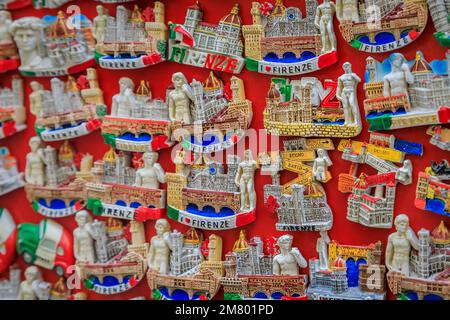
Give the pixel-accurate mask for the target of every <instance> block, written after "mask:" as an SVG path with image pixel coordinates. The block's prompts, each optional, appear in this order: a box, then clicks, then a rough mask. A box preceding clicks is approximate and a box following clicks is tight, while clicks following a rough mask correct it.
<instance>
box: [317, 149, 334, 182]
mask: <svg viewBox="0 0 450 320" xmlns="http://www.w3.org/2000/svg"><path fill="white" fill-rule="evenodd" d="M332 165H333V162H332V161H331V159H330V157H329V156H328V152H327V151H326V150H324V149H318V150H317V158H316V159H314V164H313V169H312V174H313V178H314V180H316V181H320V182H326V181H327V180H328V175H327V173H328V168H329V167H331V166H332Z"/></svg>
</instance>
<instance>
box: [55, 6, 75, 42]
mask: <svg viewBox="0 0 450 320" xmlns="http://www.w3.org/2000/svg"><path fill="white" fill-rule="evenodd" d="M74 34H75V32H74V31H73V30H71V29H70V28H69V27H68V25H67V19H66V16H65V15H64V12H62V11H59V12H58V15H57V18H56V21H55V23H54V24H53V25H52V26H51V27H50V37H52V38H70V37H73V36H74Z"/></svg>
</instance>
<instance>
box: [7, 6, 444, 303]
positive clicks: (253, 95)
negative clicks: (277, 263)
mask: <svg viewBox="0 0 450 320" xmlns="http://www.w3.org/2000/svg"><path fill="white" fill-rule="evenodd" d="M194 1H195V0H162V2H164V3H165V5H166V22H169V21H172V22H174V23H182V22H184V17H185V13H186V9H187V7H188V6H190V5H192V4H193V2H194ZM135 3H137V4H139V5H140V6H141V7H144V6H147V5H152V4H153V1H151V0H149V1H136V2H131V3H125V4H124V5H125V6H126V7H127V8H132V7H133V5H134V4H135ZM200 3H201V6H202V8H203V9H204V12H205V16H204V18H205V21H208V22H212V23H213V22H218V21H219V20H220V18H222V17H223V16H224V15H225V14H227V13H228V12H229V10H230V9H231V7H232V6H233V4H234V3H239V4H240V8H241V11H240V16H241V17H242V20H243V24H251V23H252V17H251V14H250V9H251V3H252V1H251V0H224V1H211V0H209V1H207V0H203V1H200ZM284 3H285V5H286V6H299V5H300V7H301V8H302V11H303V12H304V1H293V0H284ZM98 4H99V2H95V1H93V0H89V1H87V0H83V1H72V2H70V3H68V4H66V5H65V6H64V7H62V8H60V9H55V10H35V9H33V8H32V7H28V8H24V9H21V10H17V11H13V12H12V15H13V18H14V19H17V18H20V17H24V16H39V17H42V16H44V15H46V14H50V13H51V14H53V15H54V14H55V13H56V12H57V11H58V10H66V9H67V7H69V6H71V5H78V6H80V8H81V13H83V14H84V15H86V16H87V17H88V18H90V19H93V18H94V17H95V16H96V10H95V7H96V6H97V5H98ZM105 7H107V8H108V9H109V12H110V14H114V12H115V9H114V8H115V5H105ZM334 28H335V31H336V36H337V39H338V54H339V62H338V63H337V64H336V65H334V66H331V67H329V68H326V69H324V70H322V71H320V72H316V73H313V74H309V75H306V76H316V77H318V78H321V79H337V77H338V76H340V75H341V74H342V64H343V63H344V62H345V61H350V62H351V63H352V64H353V71H354V72H355V73H357V74H358V75H359V76H360V77H361V78H364V72H365V66H366V62H365V61H366V58H367V57H368V56H369V54H366V53H363V52H359V51H357V50H355V49H354V48H352V47H351V46H350V45H349V44H348V43H346V42H345V41H344V39H343V38H342V36H341V35H340V33H339V31H338V30H339V29H338V23H337V20H335V26H334ZM434 32H435V29H434V26H433V24H432V22H431V19H429V23H428V26H427V28H426V30H425V32H424V33H423V35H422V36H421V37H420V38H419V39H418V40H416V41H415V42H414V43H412V44H411V45H409V46H408V47H405V48H403V49H401V50H400V51H399V52H401V53H403V54H404V55H405V56H406V58H407V59H409V60H411V59H413V58H414V57H415V52H416V51H417V50H422V51H423V53H424V55H425V58H426V59H427V60H428V61H431V60H434V59H444V57H445V52H446V50H445V48H443V47H441V46H440V45H439V43H438V42H437V40H436V39H435V38H434V36H433V33H434ZM388 56H389V53H387V54H383V55H378V56H377V57H376V58H377V59H378V60H383V59H386V58H387V57H388ZM96 68H97V71H98V78H99V82H100V87H101V88H102V90H103V91H104V94H105V99H106V103H107V105H108V107H109V108H110V105H111V98H112V96H113V95H114V94H116V93H117V92H118V90H119V85H118V80H119V78H120V77H123V76H127V77H130V78H131V79H133V80H134V82H135V83H139V82H140V80H142V79H145V80H147V81H148V82H149V84H150V86H151V89H152V92H153V96H154V97H161V98H165V91H166V88H167V86H168V85H169V84H170V83H171V76H172V74H173V73H175V72H178V71H181V72H183V73H184V74H185V75H186V77H187V78H188V79H189V80H191V79H192V78H194V77H195V78H196V79H198V80H203V79H205V78H206V77H207V76H208V74H209V72H210V71H209V70H202V69H199V68H195V67H190V66H184V65H180V64H176V63H170V62H164V63H161V64H159V65H156V66H153V67H150V68H146V69H141V70H134V71H133V70H130V71H114V70H105V69H100V68H99V67H98V66H97V67H96ZM13 75H14V73H13V72H10V73H7V74H3V75H0V79H1V82H2V83H3V82H4V84H5V85H9V83H10V80H11V77H12V76H13ZM218 76H220V77H221V78H222V79H223V80H224V81H228V80H229V79H230V77H231V75H229V74H218ZM239 77H241V78H242V79H243V80H244V83H245V91H246V95H247V98H248V99H250V100H251V101H253V114H254V116H253V123H252V126H251V127H252V128H253V129H256V130H263V110H264V108H265V97H266V93H267V91H268V89H269V85H270V79H271V77H270V76H266V75H261V74H257V73H253V72H250V71H247V70H243V72H242V74H241V75H239ZM299 78H300V77H293V79H299ZM33 80H38V81H39V82H40V83H42V84H43V85H44V87H45V88H46V89H48V88H49V87H50V79H45V78H44V79H42V78H40V79H36V78H26V79H25V91H26V93H25V97H26V106H27V109H28V114H27V117H28V118H27V124H28V129H27V130H26V131H24V132H21V133H18V134H16V135H14V136H12V137H9V138H7V139H4V140H2V141H1V142H0V145H1V146H7V147H9V149H10V151H11V153H12V154H13V155H15V156H16V157H17V159H18V162H19V168H20V171H23V170H24V167H25V155H26V154H27V152H29V147H28V140H29V138H30V137H32V136H35V135H36V133H35V131H34V129H33V128H34V120H35V117H34V116H33V115H31V114H30V113H29V103H28V95H29V94H30V92H31V89H30V82H31V81H33ZM358 99H359V105H360V108H361V114H364V111H363V109H362V106H363V103H362V101H363V99H364V91H363V88H362V83H361V84H360V86H359V87H358ZM363 122H364V130H363V133H362V134H361V135H360V136H359V137H357V138H355V139H354V140H358V141H368V139H369V133H368V131H367V130H368V125H367V123H366V122H365V121H363ZM426 130H427V127H418V128H411V129H403V130H396V131H392V132H391V133H394V134H395V135H396V137H397V138H399V139H403V140H408V141H413V142H417V143H421V144H423V145H424V154H423V156H422V157H419V156H408V159H411V161H412V163H413V166H414V174H413V177H414V181H413V183H412V184H411V185H409V186H403V185H399V187H398V189H397V190H398V191H397V200H396V204H395V215H398V214H400V213H406V214H408V215H409V217H410V223H411V226H412V228H413V229H414V230H415V231H416V232H417V231H419V230H420V229H421V228H426V229H429V230H433V229H434V228H435V227H436V226H437V225H438V224H439V222H440V221H441V220H443V219H444V220H446V223H447V225H449V223H450V219H449V218H446V217H443V216H440V215H438V214H434V213H430V212H427V211H421V210H419V209H417V208H416V207H415V206H414V197H415V189H416V185H417V175H418V172H419V171H421V170H423V169H424V168H425V167H427V166H429V165H430V162H431V161H432V160H437V161H440V160H441V159H448V158H449V157H448V156H449V153H448V152H445V151H442V150H440V149H438V148H436V147H435V146H433V145H431V144H429V140H430V136H428V135H427V134H426ZM334 143H335V147H337V145H338V143H339V139H334ZM73 144H74V146H75V147H76V149H77V150H78V151H79V152H81V153H90V154H92V155H93V156H94V159H100V158H101V157H102V156H103V154H104V153H105V152H106V151H107V150H108V149H109V147H108V146H107V145H106V144H105V143H104V142H103V139H102V137H101V134H100V131H96V132H95V133H93V134H91V135H88V136H85V137H81V138H78V139H75V140H73ZM52 145H53V146H59V144H52ZM253 152H254V154H255V155H256V152H257V150H253ZM341 155H342V153H341V152H339V151H333V152H330V157H331V160H332V161H333V163H334V165H333V166H332V167H331V173H332V175H333V180H332V181H331V182H329V183H328V184H326V185H325V189H326V192H327V196H328V202H329V204H330V206H331V208H332V210H333V214H334V226H333V229H332V230H331V231H330V232H329V235H330V238H331V239H332V240H336V241H338V242H340V243H342V244H351V245H366V244H370V243H373V242H376V241H378V240H381V241H382V242H383V245H384V246H385V245H386V241H387V237H388V235H389V234H390V233H392V232H393V231H392V230H381V229H371V228H366V227H363V226H361V225H359V224H357V223H353V222H350V221H348V220H347V219H346V209H347V197H348V195H344V194H342V193H340V192H339V191H338V175H339V174H340V173H343V172H345V173H346V172H348V169H349V163H348V162H346V161H343V160H342V159H341ZM241 156H242V155H241ZM160 163H161V165H162V166H163V168H164V169H165V170H166V172H174V171H175V166H174V164H173V163H172V161H171V150H170V149H166V150H163V151H161V152H160ZM361 170H363V171H365V172H366V173H368V174H375V173H376V172H375V171H374V170H373V169H372V168H370V167H368V166H367V165H363V166H361ZM293 178H295V176H294V175H289V174H286V175H285V176H284V177H283V179H282V183H284V182H285V181H289V180H291V179H293ZM270 181H271V180H270V176H260V175H259V174H258V175H257V177H256V181H255V182H256V191H257V195H258V206H257V219H256V221H255V222H254V223H252V224H250V225H248V226H247V227H246V230H247V235H248V236H249V237H253V236H256V235H259V236H261V237H262V238H266V237H269V236H280V235H282V234H283V233H282V232H278V231H276V230H275V223H276V216H275V214H273V213H270V212H268V211H267V210H266V209H265V208H264V204H263V186H264V185H265V184H268V183H270ZM0 207H4V208H7V209H8V210H9V211H10V212H11V214H12V215H13V216H14V219H15V221H16V223H17V224H19V223H23V222H32V223H38V222H40V221H41V220H42V218H43V217H41V216H40V215H39V214H37V213H35V212H34V211H33V210H32V208H31V206H30V204H29V203H28V201H27V199H26V197H25V191H24V190H23V189H20V190H17V191H14V192H12V193H10V194H8V195H5V196H2V197H0ZM58 222H59V223H61V224H62V225H63V226H64V227H66V228H68V229H69V230H73V229H74V228H75V226H76V223H75V221H74V217H73V216H72V217H68V218H63V219H58ZM170 223H171V225H172V229H177V230H180V231H185V230H186V227H185V226H183V225H180V224H178V223H176V222H174V221H172V220H171V221H170ZM146 230H147V238H148V239H150V238H151V237H152V236H153V235H154V234H155V231H154V222H152V221H150V222H147V224H146ZM215 233H217V234H218V235H220V236H221V237H222V238H223V244H224V250H223V253H224V254H225V253H227V252H229V251H230V250H231V249H232V246H233V244H234V242H235V240H236V239H237V238H238V236H239V230H237V229H236V230H231V231H223V232H215ZM209 234H210V232H205V236H208V235H209ZM292 234H293V235H294V237H295V240H294V246H297V247H298V248H299V249H300V251H301V252H302V254H303V255H304V257H305V258H306V259H309V258H311V257H315V256H316V240H317V238H318V236H319V235H318V232H293V233H292ZM19 263H20V264H21V266H23V267H25V264H24V263H23V261H21V259H19ZM42 271H43V273H44V277H45V279H46V280H49V281H52V282H53V281H55V280H56V279H57V278H56V277H57V276H56V274H54V272H52V271H46V270H42ZM303 271H304V272H307V270H303ZM1 276H7V275H6V274H5V275H1ZM1 276H0V278H1ZM86 292H87V295H88V297H89V299H116V300H118V299H129V298H133V297H137V296H145V297H146V298H147V299H148V298H150V296H151V292H150V290H149V288H148V287H147V282H146V281H145V280H144V281H142V282H141V283H140V284H139V285H138V286H137V287H136V288H134V289H133V290H130V291H128V292H126V293H124V294H120V295H112V296H100V295H96V294H94V293H92V292H88V291H86ZM222 297H223V295H222V294H219V295H217V296H216V299H220V298H222ZM389 298H390V299H393V298H394V297H393V295H392V294H389Z"/></svg>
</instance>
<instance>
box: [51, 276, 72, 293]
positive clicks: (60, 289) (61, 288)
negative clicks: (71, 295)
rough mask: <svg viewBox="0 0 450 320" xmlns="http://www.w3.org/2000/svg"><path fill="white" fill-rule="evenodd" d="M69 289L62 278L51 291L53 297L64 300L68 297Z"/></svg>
mask: <svg viewBox="0 0 450 320" xmlns="http://www.w3.org/2000/svg"><path fill="white" fill-rule="evenodd" d="M67 291H68V289H67V287H66V283H65V281H64V278H60V279H59V280H58V281H57V282H56V283H55V284H54V285H53V286H52V289H51V295H52V296H54V297H58V298H64V297H65V296H66V295H67Z"/></svg>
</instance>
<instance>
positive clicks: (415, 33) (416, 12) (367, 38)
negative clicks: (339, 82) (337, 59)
mask: <svg viewBox="0 0 450 320" xmlns="http://www.w3.org/2000/svg"><path fill="white" fill-rule="evenodd" d="M336 16H337V18H338V20H339V30H340V31H341V34H342V37H343V38H344V39H345V40H346V41H347V42H348V43H349V44H350V45H351V46H352V47H353V48H355V49H357V50H359V51H364V52H368V53H372V54H377V53H384V52H389V51H394V50H398V49H400V48H403V47H405V46H407V45H409V44H410V43H412V42H413V41H414V40H416V39H417V38H418V37H419V36H420V35H421V34H422V32H423V31H424V29H425V26H426V24H427V20H428V6H427V0H336Z"/></svg>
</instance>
